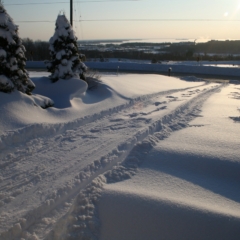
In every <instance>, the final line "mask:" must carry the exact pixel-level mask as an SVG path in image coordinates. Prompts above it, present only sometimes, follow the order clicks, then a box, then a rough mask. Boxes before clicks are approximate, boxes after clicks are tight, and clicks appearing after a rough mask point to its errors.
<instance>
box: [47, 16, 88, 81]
mask: <svg viewBox="0 0 240 240" xmlns="http://www.w3.org/2000/svg"><path fill="white" fill-rule="evenodd" d="M49 43H50V47H49V50H50V56H51V60H50V61H46V62H45V63H46V66H47V69H48V71H49V72H51V75H50V78H51V79H52V81H53V82H56V81H58V80H59V79H69V78H72V77H80V78H82V79H83V80H85V79H84V72H86V70H87V67H86V65H85V64H84V63H82V61H81V59H80V55H79V53H78V46H77V37H76V36H75V34H74V31H73V29H72V27H71V25H70V23H69V21H68V19H67V18H66V16H65V15H64V14H63V15H58V17H57V20H56V28H55V33H54V35H53V36H52V37H51V38H50V40H49Z"/></svg>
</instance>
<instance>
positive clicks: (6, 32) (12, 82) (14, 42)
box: [0, 2, 35, 94]
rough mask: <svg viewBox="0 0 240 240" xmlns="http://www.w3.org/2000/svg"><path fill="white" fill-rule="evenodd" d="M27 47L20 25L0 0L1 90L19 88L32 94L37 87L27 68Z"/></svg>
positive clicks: (8, 90) (6, 90) (10, 90)
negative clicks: (21, 34) (20, 31)
mask: <svg viewBox="0 0 240 240" xmlns="http://www.w3.org/2000/svg"><path fill="white" fill-rule="evenodd" d="M25 51H26V50H25V47H24V46H23V45H22V40H21V39H20V37H19V35H18V26H17V25H15V24H14V22H13V19H12V18H11V17H10V16H9V15H8V13H7V11H6V10H5V8H4V6H3V4H2V3H1V2H0V91H1V92H6V93H7V92H12V91H13V90H14V89H17V90H19V91H21V92H23V93H27V94H31V91H32V90H33V89H34V88H35V85H34V83H33V82H32V81H31V80H30V78H29V75H28V72H27V71H26V70H25V65H26V58H25Z"/></svg>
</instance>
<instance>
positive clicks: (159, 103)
mask: <svg viewBox="0 0 240 240" xmlns="http://www.w3.org/2000/svg"><path fill="white" fill-rule="evenodd" d="M166 103H167V102H166V101H164V102H155V103H154V105H155V106H156V107H157V106H159V105H161V104H166Z"/></svg>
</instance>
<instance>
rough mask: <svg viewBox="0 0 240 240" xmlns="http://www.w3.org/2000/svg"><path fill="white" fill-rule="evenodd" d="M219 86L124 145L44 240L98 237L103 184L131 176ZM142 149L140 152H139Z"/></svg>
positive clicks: (182, 106) (180, 127) (194, 114)
mask: <svg viewBox="0 0 240 240" xmlns="http://www.w3.org/2000/svg"><path fill="white" fill-rule="evenodd" d="M220 88H221V87H219V88H216V89H214V90H213V91H211V90H210V91H207V92H205V93H203V94H201V96H197V97H195V98H194V99H192V100H191V101H190V102H187V103H185V104H183V105H181V106H180V107H178V108H177V109H175V110H174V111H173V112H172V113H170V114H169V115H166V116H164V117H163V119H161V120H159V121H157V122H155V123H154V124H153V125H152V126H149V127H148V129H146V132H145V133H146V135H144V132H142V134H140V135H139V136H138V137H139V138H138V140H137V139H136V140H137V141H136V143H135V144H134V146H133V147H132V148H131V149H127V148H126V152H127V154H126V158H125V159H124V160H123V161H122V160H121V159H118V161H119V162H120V164H119V165H117V164H116V162H115V163H114V164H112V165H115V166H112V167H111V168H110V169H109V170H108V171H106V172H104V173H103V174H102V175H99V176H98V177H96V178H95V179H94V180H93V181H92V182H91V183H90V184H89V185H87V186H86V188H85V189H83V190H82V191H81V192H80V193H79V195H78V196H77V197H76V199H75V201H74V203H73V205H72V206H71V209H70V211H69V212H68V213H67V214H66V215H64V216H63V217H62V218H61V219H60V220H59V221H58V222H57V224H56V225H55V227H54V229H53V231H51V232H50V234H49V235H48V236H47V237H46V239H47V240H56V239H59V240H63V239H64V240H67V239H69V240H70V239H92V240H95V239H96V240H97V239H98V237H99V234H100V221H99V219H98V210H97V203H98V201H99V199H100V197H101V191H102V189H103V187H104V185H106V184H111V183H116V182H120V181H124V180H126V179H129V178H131V177H132V176H134V175H135V174H136V172H137V168H138V166H139V165H140V164H141V163H142V162H143V161H144V158H145V156H146V155H147V154H148V152H149V151H150V150H151V149H152V147H153V146H154V145H155V143H156V142H158V141H160V140H164V139H165V138H167V137H168V136H169V135H170V134H171V133H172V132H174V131H176V130H179V129H182V128H185V127H187V126H188V122H190V121H191V120H193V119H194V118H195V117H196V116H199V112H200V108H201V106H202V104H203V103H204V101H205V100H206V99H207V98H208V97H210V96H211V95H212V94H213V93H215V92H217V91H219V89H220ZM140 152H141V154H140Z"/></svg>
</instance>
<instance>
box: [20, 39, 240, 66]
mask: <svg viewBox="0 0 240 240" xmlns="http://www.w3.org/2000/svg"><path fill="white" fill-rule="evenodd" d="M23 44H24V46H25V48H26V57H27V59H28V60H34V61H43V60H48V59H49V58H50V55H49V43H48V42H45V41H40V40H38V41H33V40H31V39H29V38H26V39H23ZM101 46H103V45H101ZM104 46H105V47H106V48H110V47H112V49H113V50H112V51H104V52H102V51H99V50H97V48H96V50H81V53H82V54H85V56H86V59H87V60H88V59H95V60H99V61H106V60H107V59H108V58H118V59H122V58H127V59H139V60H151V61H152V62H160V61H164V60H175V61H179V60H214V61H217V60H240V40H237V41H215V40H212V41H209V42H206V43H196V44H195V43H194V42H183V43H138V42H136V43H133V42H132V43H123V44H119V45H118V44H106V45H104ZM144 47H145V48H147V49H148V50H151V49H152V50H153V49H154V48H156V47H157V48H161V53H157V54H153V53H148V52H143V51H139V48H144ZM124 48H126V49H124ZM128 48H131V49H130V50H129V49H128Z"/></svg>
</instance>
